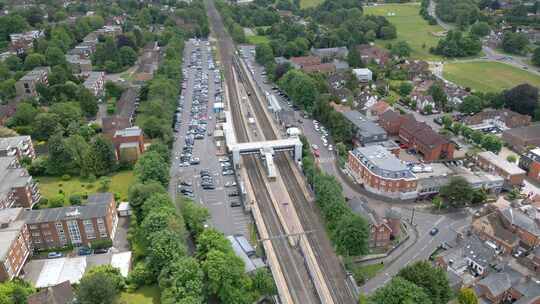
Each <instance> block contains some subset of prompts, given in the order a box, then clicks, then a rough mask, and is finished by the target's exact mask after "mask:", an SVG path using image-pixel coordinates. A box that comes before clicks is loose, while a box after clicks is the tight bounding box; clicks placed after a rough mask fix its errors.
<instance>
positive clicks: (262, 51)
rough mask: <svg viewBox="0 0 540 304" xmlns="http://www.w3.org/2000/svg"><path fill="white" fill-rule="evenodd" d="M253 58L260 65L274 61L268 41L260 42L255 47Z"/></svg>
mask: <svg viewBox="0 0 540 304" xmlns="http://www.w3.org/2000/svg"><path fill="white" fill-rule="evenodd" d="M255 60H256V61H257V62H258V63H259V64H261V65H267V64H268V63H269V62H272V61H274V52H273V51H272V48H271V47H270V45H269V44H268V43H260V44H257V46H256V47H255Z"/></svg>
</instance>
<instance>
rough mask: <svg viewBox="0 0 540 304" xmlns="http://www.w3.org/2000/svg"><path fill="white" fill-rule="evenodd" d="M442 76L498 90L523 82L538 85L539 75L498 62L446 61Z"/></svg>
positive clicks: (481, 88)
mask: <svg viewBox="0 0 540 304" xmlns="http://www.w3.org/2000/svg"><path fill="white" fill-rule="evenodd" d="M443 76H444V78H445V79H447V80H449V81H452V82H454V83H456V84H458V85H461V86H464V87H470V88H471V89H474V90H478V91H485V92H488V91H489V92H498V91H500V90H502V89H505V88H511V87H513V86H516V85H518V84H521V83H524V82H528V83H529V84H531V85H534V86H540V76H538V75H536V74H532V73H530V72H528V71H526V70H522V69H519V68H516V67H513V66H511V65H508V64H504V63H499V62H481V61H478V62H466V63H447V64H445V65H444V71H443Z"/></svg>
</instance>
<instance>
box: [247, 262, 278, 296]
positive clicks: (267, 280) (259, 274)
mask: <svg viewBox="0 0 540 304" xmlns="http://www.w3.org/2000/svg"><path fill="white" fill-rule="evenodd" d="M252 279H253V288H254V289H255V290H257V291H258V292H259V293H260V294H261V295H264V296H272V295H275V294H276V293H277V288H276V284H275V283H274V278H272V274H271V273H270V272H269V271H268V269H266V268H259V269H257V270H256V271H255V273H254V274H253V277H252Z"/></svg>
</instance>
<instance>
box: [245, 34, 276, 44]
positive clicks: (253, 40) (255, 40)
mask: <svg viewBox="0 0 540 304" xmlns="http://www.w3.org/2000/svg"><path fill="white" fill-rule="evenodd" d="M246 38H247V40H248V43H249V44H261V43H268V42H270V40H269V39H268V37H266V36H260V35H253V36H247V37H246Z"/></svg>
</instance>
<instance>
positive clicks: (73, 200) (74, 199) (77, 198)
mask: <svg viewBox="0 0 540 304" xmlns="http://www.w3.org/2000/svg"><path fill="white" fill-rule="evenodd" d="M69 203H70V204H71V205H76V206H79V205H81V203H82V197H81V195H80V194H72V195H70V196H69Z"/></svg>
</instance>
